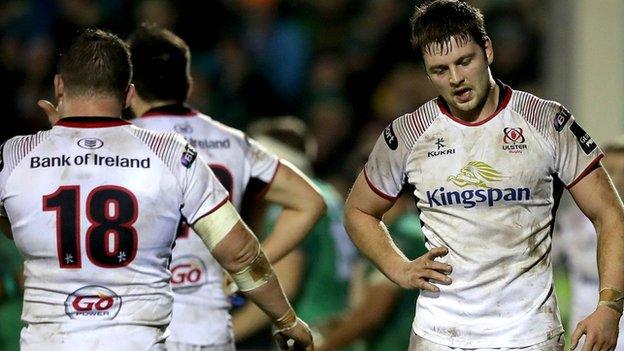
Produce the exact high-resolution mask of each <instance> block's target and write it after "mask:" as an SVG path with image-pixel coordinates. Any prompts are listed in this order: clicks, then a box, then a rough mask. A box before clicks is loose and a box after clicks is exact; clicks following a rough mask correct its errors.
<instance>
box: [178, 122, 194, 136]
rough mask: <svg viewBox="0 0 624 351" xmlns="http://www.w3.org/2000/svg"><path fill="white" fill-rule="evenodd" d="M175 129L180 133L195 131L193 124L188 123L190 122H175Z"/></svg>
mask: <svg viewBox="0 0 624 351" xmlns="http://www.w3.org/2000/svg"><path fill="white" fill-rule="evenodd" d="M173 130H175V131H176V132H178V133H180V134H190V133H193V127H191V125H190V124H188V123H183V124H175V125H174V126H173Z"/></svg>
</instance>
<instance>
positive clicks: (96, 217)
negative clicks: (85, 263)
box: [43, 185, 138, 268]
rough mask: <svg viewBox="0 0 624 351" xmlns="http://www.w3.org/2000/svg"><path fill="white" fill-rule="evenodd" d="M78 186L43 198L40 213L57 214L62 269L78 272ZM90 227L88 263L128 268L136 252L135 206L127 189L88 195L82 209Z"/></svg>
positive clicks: (109, 187)
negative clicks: (50, 212)
mask: <svg viewBox="0 0 624 351" xmlns="http://www.w3.org/2000/svg"><path fill="white" fill-rule="evenodd" d="M80 208H81V204H80V186H78V185H66V186H61V187H59V188H58V189H57V190H56V191H55V192H54V193H52V194H49V195H45V196H44V197H43V210H44V211H54V212H56V245H57V252H58V259H59V265H60V267H61V268H81V267H82V257H81V256H82V255H81V250H80V242H81V235H80ZM85 210H86V214H87V218H88V220H89V222H90V223H91V225H90V226H89V228H87V232H86V235H85V245H86V251H87V256H88V257H89V260H90V261H91V262H92V263H93V264H95V265H96V266H99V267H104V268H117V267H123V266H126V265H128V264H129V263H130V262H132V260H134V257H135V256H136V251H137V244H138V242H137V241H138V239H137V232H136V230H135V229H134V227H133V226H132V224H134V222H136V220H137V215H138V203H137V200H136V197H135V196H134V194H132V192H130V191H129V190H128V189H125V188H122V187H119V186H114V185H104V186H99V187H97V188H95V189H93V190H91V192H90V193H89V195H88V196H87V201H86V206H85Z"/></svg>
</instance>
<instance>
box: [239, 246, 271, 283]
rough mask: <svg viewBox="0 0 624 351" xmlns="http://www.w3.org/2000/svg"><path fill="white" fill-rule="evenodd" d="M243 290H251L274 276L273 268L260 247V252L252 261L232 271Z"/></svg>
mask: <svg viewBox="0 0 624 351" xmlns="http://www.w3.org/2000/svg"><path fill="white" fill-rule="evenodd" d="M230 276H231V277H232V280H234V281H235V282H236V285H238V288H239V289H240V291H242V292H246V291H251V290H254V289H256V288H259V287H261V286H263V285H264V284H266V283H267V282H268V281H269V279H270V278H271V277H272V276H273V268H272V267H271V264H270V263H269V261H268V260H267V258H266V256H265V255H264V253H263V252H262V250H260V248H258V254H257V255H256V257H255V258H254V260H253V261H251V263H250V264H249V265H248V266H247V267H245V268H243V269H242V270H240V271H238V272H236V273H230Z"/></svg>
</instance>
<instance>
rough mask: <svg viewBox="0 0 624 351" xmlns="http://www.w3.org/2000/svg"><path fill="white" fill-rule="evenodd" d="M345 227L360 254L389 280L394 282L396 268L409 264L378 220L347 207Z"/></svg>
mask: <svg viewBox="0 0 624 351" xmlns="http://www.w3.org/2000/svg"><path fill="white" fill-rule="evenodd" d="M345 227H346V229H347V233H348V234H349V236H350V237H351V240H352V241H353V243H354V244H355V246H357V248H358V249H359V250H360V252H362V253H363V254H364V255H365V256H366V257H367V258H368V259H370V260H371V261H372V262H373V263H374V264H375V265H376V266H377V267H378V268H379V269H380V270H381V271H382V272H383V273H384V274H385V275H386V276H388V277H389V278H391V279H393V280H394V272H395V271H396V268H397V267H400V266H401V265H402V264H405V263H408V262H409V260H408V259H407V257H405V255H404V254H403V253H402V252H401V250H399V249H398V248H397V247H396V245H395V244H394V242H393V241H392V238H391V237H390V234H389V233H388V229H387V228H386V226H385V225H384V224H383V222H382V221H381V220H380V219H379V218H377V217H375V216H372V215H369V214H367V213H364V212H362V211H360V210H358V209H356V208H352V207H349V206H347V209H345Z"/></svg>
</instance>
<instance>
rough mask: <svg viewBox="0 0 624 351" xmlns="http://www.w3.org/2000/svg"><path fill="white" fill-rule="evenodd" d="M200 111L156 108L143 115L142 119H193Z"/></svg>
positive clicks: (184, 108)
mask: <svg viewBox="0 0 624 351" xmlns="http://www.w3.org/2000/svg"><path fill="white" fill-rule="evenodd" d="M198 114H199V111H197V110H195V109H191V108H186V107H183V108H179V109H178V108H163V109H160V108H154V109H151V110H149V111H147V112H145V113H144V114H142V115H141V117H140V118H145V117H192V116H197V115H198Z"/></svg>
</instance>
